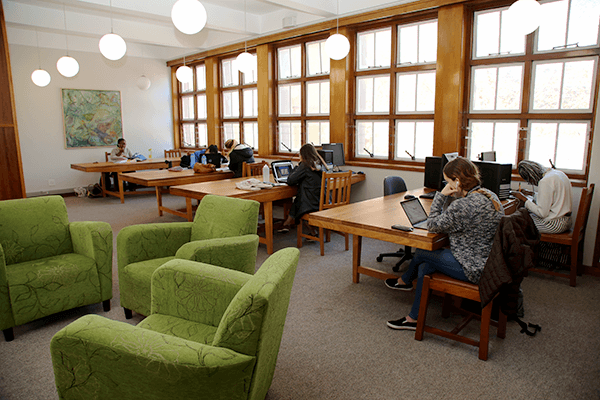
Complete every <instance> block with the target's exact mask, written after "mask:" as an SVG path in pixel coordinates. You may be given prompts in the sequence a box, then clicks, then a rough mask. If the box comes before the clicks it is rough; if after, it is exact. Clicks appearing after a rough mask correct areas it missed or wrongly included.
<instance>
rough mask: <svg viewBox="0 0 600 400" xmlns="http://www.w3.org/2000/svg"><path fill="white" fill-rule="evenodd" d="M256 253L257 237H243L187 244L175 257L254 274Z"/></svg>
mask: <svg viewBox="0 0 600 400" xmlns="http://www.w3.org/2000/svg"><path fill="white" fill-rule="evenodd" d="M257 252H258V235H244V236H234V237H228V238H219V239H208V240H197V241H194V242H189V243H186V244H184V245H183V246H181V248H180V249H179V250H178V251H177V253H176V254H175V257H176V258H181V259H185V260H192V261H198V262H202V263H206V264H211V265H216V266H219V267H223V268H227V269H232V270H236V271H241V272H245V273H247V274H254V270H255V269H256V254H257Z"/></svg>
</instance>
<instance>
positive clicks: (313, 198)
mask: <svg viewBox="0 0 600 400" xmlns="http://www.w3.org/2000/svg"><path fill="white" fill-rule="evenodd" d="M299 153H300V162H299V163H298V166H297V167H296V168H294V169H293V170H292V172H291V173H290V174H289V175H288V178H287V184H288V185H290V186H298V192H297V194H296V197H295V198H294V202H293V204H292V207H291V209H290V213H289V214H288V216H287V218H286V220H285V221H284V222H283V228H282V229H280V230H279V232H280V233H285V232H289V230H290V227H291V225H292V224H293V223H295V222H296V221H297V220H298V219H299V218H301V217H302V216H303V215H304V214H306V213H308V212H312V211H318V210H319V203H320V201H319V197H320V195H321V175H322V170H325V169H326V167H325V161H324V160H323V159H322V158H321V156H320V155H319V153H317V150H316V149H315V147H314V146H313V145H312V144H310V143H306V144H305V145H303V146H302V147H300V152H299ZM311 234H312V235H313V236H316V235H317V233H316V232H315V230H314V228H313V231H312V232H311Z"/></svg>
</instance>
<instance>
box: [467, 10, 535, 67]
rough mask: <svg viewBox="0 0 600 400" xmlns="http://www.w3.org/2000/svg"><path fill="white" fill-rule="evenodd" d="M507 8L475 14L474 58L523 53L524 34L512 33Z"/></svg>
mask: <svg viewBox="0 0 600 400" xmlns="http://www.w3.org/2000/svg"><path fill="white" fill-rule="evenodd" d="M507 10H508V8H505V9H503V10H495V11H492V12H487V11H484V12H481V13H476V14H475V46H474V47H475V58H480V57H489V56H495V55H499V54H523V53H525V36H524V35H514V34H513V29H512V27H511V26H510V21H509V18H507V16H506V12H507Z"/></svg>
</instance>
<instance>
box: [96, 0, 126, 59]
mask: <svg viewBox="0 0 600 400" xmlns="http://www.w3.org/2000/svg"><path fill="white" fill-rule="evenodd" d="M98 47H99V48H100V53H102V55H103V56H104V57H106V58H108V59H109V60H112V61H116V60H120V59H121V58H123V56H124V55H125V53H126V52H127V44H126V43H125V41H124V40H123V38H122V37H121V36H119V35H117V34H116V33H113V18H112V0H111V1H110V33H107V34H106V35H104V36H102V38H100V42H98Z"/></svg>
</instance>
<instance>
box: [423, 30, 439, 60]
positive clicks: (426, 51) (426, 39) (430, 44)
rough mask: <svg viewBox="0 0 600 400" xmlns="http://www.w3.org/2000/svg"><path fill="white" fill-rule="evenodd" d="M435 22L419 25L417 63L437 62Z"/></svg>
mask: <svg viewBox="0 0 600 400" xmlns="http://www.w3.org/2000/svg"><path fill="white" fill-rule="evenodd" d="M437 34H438V30H437V21H435V22H428V23H425V24H421V25H419V62H420V63H431V62H435V61H436V60H437Z"/></svg>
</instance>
